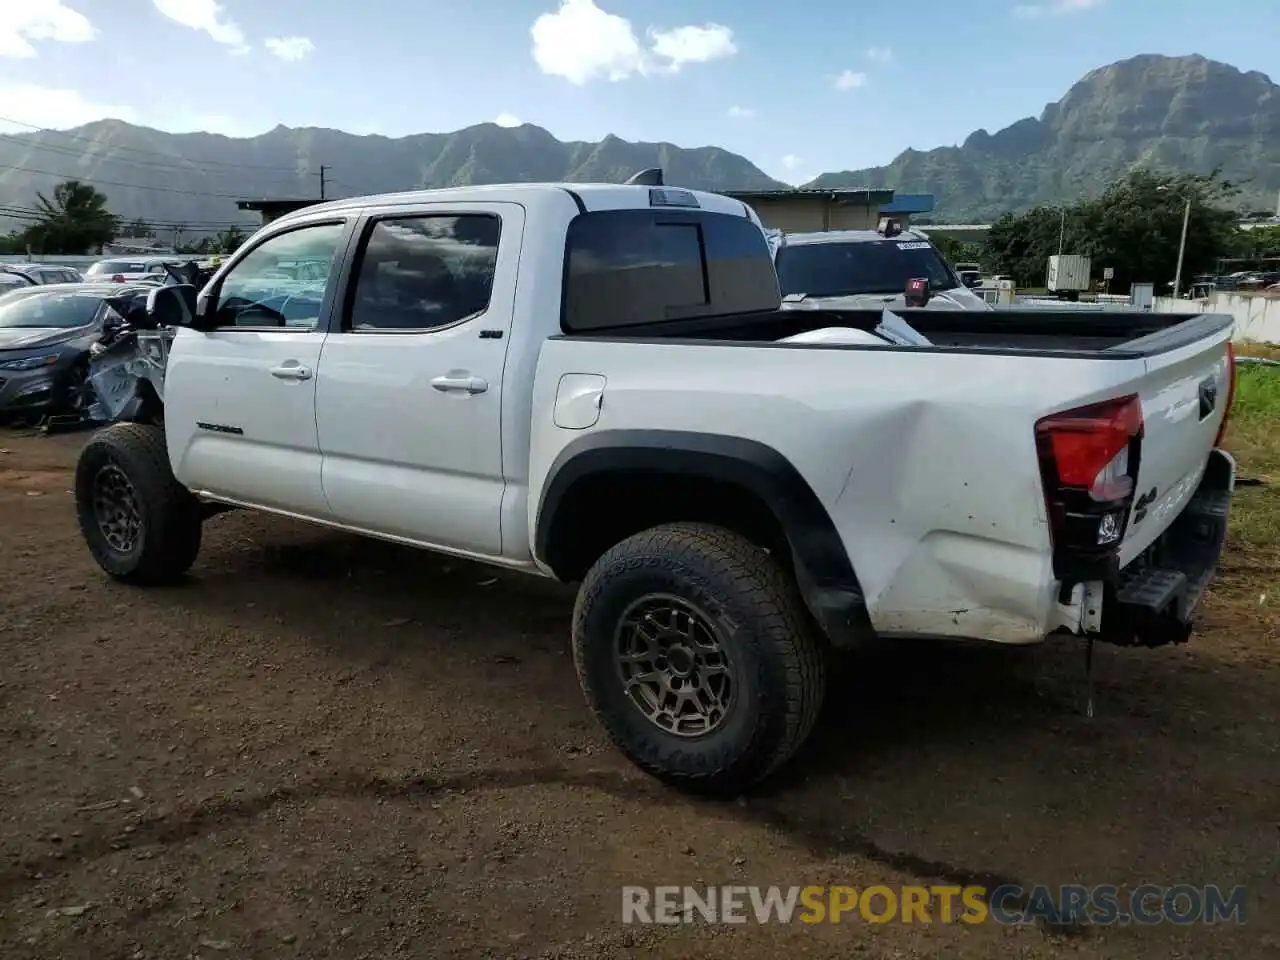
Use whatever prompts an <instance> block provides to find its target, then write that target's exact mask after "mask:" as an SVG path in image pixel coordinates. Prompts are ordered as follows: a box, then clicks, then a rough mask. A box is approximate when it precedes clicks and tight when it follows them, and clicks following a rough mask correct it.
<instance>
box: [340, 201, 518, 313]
mask: <svg viewBox="0 0 1280 960" xmlns="http://www.w3.org/2000/svg"><path fill="white" fill-rule="evenodd" d="M501 231H502V223H501V221H500V220H499V219H498V218H497V217H495V216H493V215H491V214H460V215H455V216H447V215H445V216H442V215H429V216H418V217H397V218H394V219H386V220H379V221H377V222H375V223H374V225H373V227H372V229H371V230H370V232H369V236H368V240H366V242H365V245H364V249H363V251H362V252H361V254H360V259H359V265H360V266H359V272H358V274H357V277H356V282H355V288H354V290H353V292H352V294H351V295H350V297H351V304H350V312H349V314H348V320H347V326H348V329H350V330H353V331H357V332H358V331H362V330H404V331H415V332H418V331H426V330H438V329H440V328H441V327H448V326H452V325H453V324H455V323H458V322H460V321H462V320H466V319H468V318H470V317H474V316H476V315H477V314H481V313H484V312H485V311H486V310H487V309H488V308H489V299H490V297H491V296H492V294H493V278H494V272H495V270H496V269H497V265H498V239H499V236H500V234H501Z"/></svg>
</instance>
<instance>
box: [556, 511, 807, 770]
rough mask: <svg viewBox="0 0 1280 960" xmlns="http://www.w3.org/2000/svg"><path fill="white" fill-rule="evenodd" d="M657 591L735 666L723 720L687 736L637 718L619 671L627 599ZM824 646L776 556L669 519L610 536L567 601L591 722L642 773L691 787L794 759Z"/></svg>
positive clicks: (723, 533) (725, 533) (711, 529)
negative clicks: (698, 613)
mask: <svg viewBox="0 0 1280 960" xmlns="http://www.w3.org/2000/svg"><path fill="white" fill-rule="evenodd" d="M655 593H659V594H669V595H673V596H676V597H679V598H681V599H683V600H685V601H687V602H689V603H692V604H694V605H695V606H697V607H698V608H700V609H701V610H703V611H706V612H707V613H708V614H710V616H711V618H712V620H713V621H714V626H715V629H716V632H717V634H718V638H719V640H720V642H721V644H722V645H723V646H724V648H725V650H726V653H727V654H728V657H729V659H730V661H731V662H732V663H733V664H734V666H735V669H734V674H735V675H736V677H737V682H738V683H739V687H738V690H737V692H736V695H735V699H734V700H733V701H732V702H731V704H730V707H729V709H728V711H727V713H726V714H725V717H724V720H723V721H722V722H721V723H720V725H719V726H718V727H716V728H714V729H712V730H710V732H708V733H705V734H703V735H701V736H699V737H696V738H692V737H683V736H679V735H676V734H674V733H671V732H669V731H667V730H664V729H661V728H660V727H659V726H658V725H657V724H656V723H654V722H653V721H651V720H650V719H649V718H648V717H646V716H645V714H644V713H643V712H642V711H641V709H640V708H639V707H637V706H636V704H635V703H634V702H633V700H632V699H631V697H630V696H628V694H627V692H626V689H625V687H624V683H623V680H622V678H621V676H620V674H619V672H618V666H617V661H616V657H615V645H616V643H617V641H616V637H615V634H616V631H617V629H618V625H619V622H620V618H621V617H622V616H623V612H624V611H625V610H626V608H627V607H628V606H629V605H630V604H631V603H633V602H634V601H636V600H638V599H639V598H641V597H644V596H646V595H648V594H655ZM825 653H826V644H825V641H823V640H822V638H821V637H820V636H819V634H818V632H817V628H816V626H815V625H814V623H813V622H812V620H811V618H810V617H809V615H808V612H807V611H806V610H805V608H804V605H803V601H802V600H801V599H800V597H799V594H798V591H797V589H796V586H795V584H794V583H793V582H792V581H791V579H790V578H789V577H788V576H787V574H786V573H785V572H784V571H783V569H782V568H781V567H780V566H779V564H778V562H777V560H775V559H774V558H773V557H771V556H770V555H769V554H768V553H767V552H766V551H765V550H763V549H761V548H760V547H758V546H756V545H755V544H753V543H751V542H750V541H749V540H747V539H745V538H743V537H741V536H738V535H737V534H735V533H733V532H731V531H729V530H726V529H723V528H721V527H715V526H710V525H707V524H698V523H674V524H668V525H665V526H660V527H654V528H653V529H650V530H645V531H643V532H641V533H638V534H636V535H634V536H632V537H629V538H627V539H626V540H623V541H622V542H621V543H618V544H617V545H615V546H614V547H612V548H611V549H610V550H608V551H607V552H606V553H605V554H604V555H603V556H602V557H601V558H600V559H599V560H598V561H597V562H596V563H595V564H594V565H593V566H592V568H591V569H590V570H589V571H588V572H587V574H586V576H585V577H584V579H583V582H582V585H581V588H580V589H579V591H578V597H577V602H576V603H575V605H574V613H573V658H574V665H575V666H576V668H577V671H578V679H579V682H580V683H581V685H582V690H583V693H584V694H585V695H586V699H587V703H588V705H589V706H590V707H591V710H592V711H593V712H594V714H595V716H596V718H597V720H599V722H600V723H601V725H602V726H603V727H604V729H605V731H606V732H607V733H608V735H609V737H610V738H611V739H612V740H613V742H614V744H615V745H616V746H617V747H618V749H619V750H621V751H622V753H623V754H624V755H626V757H627V758H628V759H629V760H631V761H632V762H633V763H634V764H636V765H637V766H638V767H640V768H641V769H642V770H644V771H645V772H647V773H649V774H650V775H652V776H654V777H656V778H658V779H660V780H662V781H664V782H666V783H669V784H671V785H673V786H676V787H679V788H681V789H684V790H689V791H694V792H699V793H711V794H718V795H733V794H737V793H740V792H741V791H743V790H745V789H747V788H748V787H750V786H751V785H753V784H755V783H757V782H758V781H760V780H762V779H763V778H765V777H767V776H768V775H769V774H771V773H773V772H774V771H775V770H777V769H778V767H780V766H781V765H782V764H783V763H785V762H786V761H787V760H788V759H790V758H791V756H792V755H793V754H794V753H795V752H796V750H797V749H799V747H800V745H801V744H803V743H804V741H805V738H806V737H807V736H808V735H809V732H810V730H812V728H813V724H814V721H815V720H816V719H817V716H818V712H819V710H820V708H821V706H822V699H823V696H824V694H825V689H826V656H825Z"/></svg>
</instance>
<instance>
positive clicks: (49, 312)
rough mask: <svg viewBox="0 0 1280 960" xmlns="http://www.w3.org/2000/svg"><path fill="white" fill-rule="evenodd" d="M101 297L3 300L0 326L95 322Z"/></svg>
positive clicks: (35, 297) (45, 296) (81, 295)
mask: <svg viewBox="0 0 1280 960" xmlns="http://www.w3.org/2000/svg"><path fill="white" fill-rule="evenodd" d="M101 305H102V298H101V297H94V296H84V295H83V294H80V295H77V294H56V295H53V296H49V295H46V294H32V295H30V296H25V297H14V298H13V299H11V300H3V301H0V327H82V326H84V325H86V324H89V323H92V322H93V320H94V318H95V317H96V316H97V315H98V308H99V307H100V306H101Z"/></svg>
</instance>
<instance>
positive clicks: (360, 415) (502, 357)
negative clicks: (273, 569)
mask: <svg viewBox="0 0 1280 960" xmlns="http://www.w3.org/2000/svg"><path fill="white" fill-rule="evenodd" d="M523 233H524V208H523V207H522V206H520V205H519V204H515V203H497V202H469V203H454V204H426V205H423V206H415V207H414V208H413V212H412V213H404V212H400V211H395V210H392V211H387V212H385V213H375V214H372V215H371V216H370V217H369V219H368V221H367V222H366V223H365V225H364V226H363V227H362V228H361V231H360V234H361V236H360V239H359V242H358V247H357V249H356V253H355V257H354V260H353V264H352V268H351V279H350V281H349V283H348V286H349V288H350V289H349V292H348V294H347V296H346V297H345V298H344V299H345V304H344V307H343V309H342V311H341V312H340V314H339V315H338V316H336V317H335V321H336V322H335V324H334V327H333V331H332V332H331V333H330V334H329V337H328V339H327V340H326V341H325V344H324V353H323V355H322V357H321V360H320V364H321V367H322V370H323V373H322V376H321V377H320V379H319V383H318V387H317V393H316V420H317V423H318V425H319V439H320V449H321V452H322V453H323V456H324V468H323V470H324V490H325V495H326V496H327V498H328V501H329V503H330V504H331V505H332V508H333V513H334V517H335V519H337V520H340V521H341V522H343V523H347V524H350V525H352V526H355V527H359V528H361V529H364V530H369V531H372V532H375V533H380V534H383V535H390V536H395V537H404V538H407V539H410V540H414V541H417V542H420V543H427V544H431V545H432V546H437V547H444V548H448V549H454V550H461V551H465V552H468V553H473V554H479V555H483V556H498V555H499V554H500V553H501V552H502V538H501V510H502V496H503V491H504V488H505V483H504V480H503V470H502V372H503V366H504V364H505V362H506V356H507V344H508V343H509V342H510V339H511V337H510V328H511V320H512V312H513V310H514V306H515V299H514V298H515V292H516V270H517V267H518V265H519V260H520V245H521V242H522V239H523Z"/></svg>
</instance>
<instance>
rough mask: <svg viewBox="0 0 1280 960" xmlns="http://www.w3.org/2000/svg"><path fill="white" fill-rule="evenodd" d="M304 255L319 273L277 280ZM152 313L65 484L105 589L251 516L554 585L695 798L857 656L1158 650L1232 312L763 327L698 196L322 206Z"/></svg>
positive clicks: (858, 314) (627, 721)
mask: <svg viewBox="0 0 1280 960" xmlns="http://www.w3.org/2000/svg"><path fill="white" fill-rule="evenodd" d="M300 259H305V260H310V261H317V262H327V263H328V264H329V265H330V266H329V270H328V273H327V276H326V277H324V278H323V279H322V280H321V281H319V282H317V284H316V285H315V286H314V288H311V289H310V290H303V291H300V290H298V289H295V288H294V287H289V289H287V290H284V291H283V292H281V291H280V290H278V289H276V287H275V286H273V284H274V283H275V281H274V280H273V279H272V277H273V276H274V275H276V274H277V273H278V265H279V264H280V263H281V262H283V261H290V262H293V261H298V260H300ZM149 298H150V302H149V304H148V306H147V311H149V313H148V312H147V311H144V312H141V315H142V316H143V317H144V318H145V317H146V316H148V315H149V316H150V317H151V321H150V322H152V323H153V324H154V325H156V326H157V328H158V329H162V330H168V331H169V338H170V340H171V346H170V347H169V353H168V359H167V364H166V363H161V364H160V367H161V368H163V369H162V373H163V376H162V377H152V378H151V380H150V381H148V382H147V383H144V384H142V385H141V386H140V387H139V397H138V398H137V399H138V400H139V401H140V402H139V403H134V404H130V405H125V406H122V405H120V404H119V403H116V405H115V406H114V408H113V409H116V410H124V409H127V410H128V411H129V413H128V416H130V417H131V418H133V420H134V421H135V422H127V423H117V424H114V425H112V426H109V427H107V428H106V429H103V430H101V431H99V432H98V433H97V434H95V435H94V436H93V438H92V439H91V440H90V441H89V442H88V444H87V445H86V447H85V449H84V452H83V454H82V456H81V458H80V462H79V466H78V471H77V477H76V502H77V509H78V513H79V520H80V524H81V529H82V531H83V534H84V537H85V539H86V541H87V543H88V546H89V549H90V551H91V552H92V554H93V557H94V558H95V559H96V561H97V562H98V564H99V565H100V566H101V567H102V568H103V569H104V570H105V571H106V572H107V573H108V574H110V575H111V576H113V577H116V578H118V579H120V580H125V581H130V582H136V583H154V582H157V581H162V580H170V579H174V578H178V577H182V576H183V575H184V574H185V573H186V571H187V570H188V569H189V568H190V567H191V566H192V564H193V563H194V561H195V560H196V556H197V553H198V551H199V547H200V534H201V525H202V523H203V522H204V520H205V519H206V518H207V517H208V516H209V515H210V514H211V513H212V512H215V511H217V510H221V509H226V508H227V507H243V508H253V509H257V510H265V511H269V512H273V513H277V514H282V515H286V516H290V517H297V518H302V519H305V520H309V521H313V522H315V523H319V524H324V525H326V526H329V527H333V528H337V529H341V530H346V531H350V532H353V533H359V534H365V535H368V536H372V537H380V538H384V539H386V540H390V541H395V542H398V543H402V544H410V545H413V546H417V547H422V548H425V549H430V550H435V551H440V552H443V553H447V554H454V555H457V556H461V557H468V558H472V559H475V560H479V561H484V562H486V563H489V564H495V565H498V566H502V567H507V568H511V569H515V570H522V571H526V572H528V573H530V574H536V575H541V576H547V577H555V578H558V579H559V580H562V581H565V582H570V583H580V584H581V586H580V589H579V592H578V599H577V603H576V605H575V609H574V613H573V624H572V637H573V650H574V655H575V662H576V665H577V670H578V673H579V677H580V679H581V683H582V686H583V689H584V691H585V693H586V697H587V700H588V701H589V704H590V706H591V708H592V709H593V710H594V712H595V714H596V715H597V717H598V718H599V719H600V721H601V722H602V724H603V726H604V727H605V729H606V730H607V732H608V734H609V735H610V736H611V737H612V739H613V741H614V742H615V743H616V744H617V746H618V747H619V748H620V749H621V750H622V751H623V752H624V753H625V754H626V755H627V756H628V757H630V758H631V759H632V760H633V761H634V762H635V763H636V764H638V765H639V766H640V767H642V768H643V769H644V770H646V771H648V772H650V773H651V774H654V775H656V776H658V777H661V778H663V779H665V780H666V781H668V782H671V783H675V784H679V785H681V786H683V787H686V788H689V789H706V790H714V791H726V790H728V791H733V790H739V789H742V788H744V787H745V786H747V785H750V784H751V783H753V782H755V781H757V780H759V779H761V778H762V777H764V776H766V775H767V774H769V773H770V772H771V771H773V770H775V769H776V768H777V767H778V766H779V765H780V764H782V763H783V762H784V761H785V760H786V759H787V758H788V757H789V756H790V755H791V754H792V753H793V752H794V751H795V750H796V749H797V748H798V747H799V745H800V744H801V743H802V742H803V741H804V739H805V737H806V735H807V734H808V732H809V730H810V727H811V726H812V724H813V722H814V718H815V717H816V715H817V713H818V708H819V705H820V703H821V701H822V698H823V695H824V688H825V671H826V664H827V652H828V651H829V650H833V649H847V648H850V647H854V646H856V645H858V644H859V643H860V642H861V641H862V640H864V639H866V638H877V637H880V638H887V637H898V636H930V637H955V638H981V639H985V640H991V641H996V642H1000V643H1006V644H1029V643H1035V642H1038V641H1041V640H1043V639H1045V638H1046V637H1048V636H1049V635H1051V634H1074V635H1077V636H1080V637H1083V638H1088V639H1089V640H1090V641H1092V640H1093V639H1099V640H1104V641H1111V642H1115V643H1121V644H1145V645H1152V646H1155V645H1159V644H1163V643H1167V642H1172V641H1182V640H1185V639H1186V638H1187V636H1188V635H1189V632H1190V626H1189V624H1190V619H1191V614H1192V611H1193V609H1194V607H1195V606H1196V603H1197V601H1198V600H1199V598H1200V596H1201V594H1202V593H1203V591H1204V588H1205V586H1206V584H1207V583H1208V581H1209V579H1210V577H1211V576H1212V574H1213V571H1214V569H1215V567H1216V564H1217V560H1218V556H1219V553H1220V551H1221V549H1222V545H1223V540H1224V537H1225V530H1226V521H1227V511H1228V506H1229V503H1230V498H1231V492H1232V489H1233V486H1234V477H1235V466H1234V462H1233V460H1232V459H1231V457H1230V456H1229V455H1228V454H1226V453H1224V452H1223V451H1221V450H1220V449H1218V446H1219V440H1220V438H1221V435H1222V432H1223V429H1224V427H1225V424H1226V418H1227V412H1228V408H1229V407H1230V404H1231V393H1232V387H1233V383H1234V364H1233V360H1232V355H1231V352H1230V345H1229V337H1230V334H1231V320H1230V318H1228V317H1223V316H1216V315H1197V316H1185V315H1163V314H1160V315H1153V314H1146V313H1144V314H1122V313H1114V312H1108V313H1094V314H1083V313H1054V312H1051V311H1045V310H1031V311H1016V310H1009V311H998V312H964V311H945V310H903V311H901V314H902V316H903V317H905V318H907V319H908V320H909V322H910V324H911V325H912V326H914V327H915V329H916V330H917V331H919V333H921V334H923V336H924V337H926V338H928V340H929V341H930V342H929V344H928V345H922V346H901V345H894V344H891V343H889V342H887V341H877V342H872V341H875V337H874V336H873V335H871V333H870V331H872V330H874V329H875V328H876V327H877V325H878V324H879V323H880V321H881V318H882V313H881V311H880V310H848V311H807V310H806V311H795V310H793V311H783V310H780V309H779V302H780V295H779V287H778V281H777V278H776V274H775V272H774V269H773V266H772V263H771V258H770V251H769V248H768V244H767V242H766V239H765V236H764V233H763V231H762V229H761V226H760V224H759V221H758V219H757V218H756V216H755V215H754V214H753V213H752V212H751V211H750V210H749V209H748V208H747V207H745V206H744V205H743V204H742V203H740V202H738V201H736V200H732V199H729V198H726V197H723V196H718V195H713V194H706V193H699V192H693V191H687V190H678V189H671V188H668V187H647V186H634V185H609V184H577V185H573V184H564V185H553V184H523V185H508V186H484V187H468V188H459V189H449V190H439V191H428V192H419V193H406V194H397V195H390V196H378V197H365V198H358V199H348V200H341V201H335V202H330V203H325V204H320V205H318V206H313V207H309V208H307V209H305V210H302V211H299V212H297V213H293V214H290V215H288V216H286V217H283V218H281V219H279V220H276V221H275V222H274V223H271V224H270V225H268V226H266V227H263V228H262V229H261V230H260V231H259V232H258V233H257V234H255V235H254V236H253V237H252V238H251V239H250V240H249V241H248V242H247V243H246V244H245V245H244V246H243V247H242V248H241V249H240V250H239V251H238V252H237V253H236V254H235V255H234V256H233V257H232V258H231V259H230V260H229V261H228V262H227V263H226V264H224V265H223V266H222V267H221V268H220V269H219V270H218V272H217V273H216V274H214V276H213V278H212V279H211V280H210V281H209V282H208V284H207V285H206V286H205V287H204V289H203V290H202V291H200V292H199V294H198V296H197V291H196V290H195V288H194V287H190V286H186V287H182V286H177V287H168V288H160V289H157V290H156V291H153V292H152V293H151V294H150V295H149ZM174 328H176V335H174V333H173V330H174ZM833 328H835V329H836V330H837V332H838V331H839V330H845V331H848V332H850V333H857V334H859V335H860V336H861V337H862V339H863V340H867V342H866V343H859V342H855V341H857V340H858V337H853V338H852V339H851V340H848V341H842V340H841V338H840V337H824V336H818V337H816V338H811V337H810V336H809V335H810V334H814V333H821V332H822V331H830V330H831V329H833ZM164 342H165V343H168V342H169V341H168V340H166V341H164ZM109 353H110V351H108V354H109ZM151 383H154V384H155V385H154V386H151V385H149V384H151ZM118 400H119V398H118V397H116V398H115V400H114V401H113V402H115V401H118ZM161 403H162V405H161Z"/></svg>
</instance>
